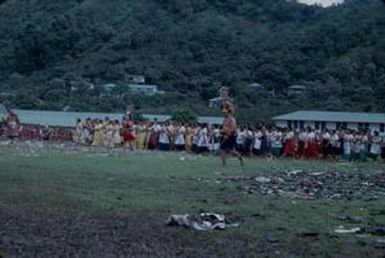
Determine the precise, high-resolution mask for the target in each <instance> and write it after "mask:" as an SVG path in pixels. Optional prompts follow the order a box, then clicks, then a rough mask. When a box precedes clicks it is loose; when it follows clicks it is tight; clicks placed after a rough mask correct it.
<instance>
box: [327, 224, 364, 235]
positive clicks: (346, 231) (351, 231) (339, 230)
mask: <svg viewBox="0 0 385 258" xmlns="http://www.w3.org/2000/svg"><path fill="white" fill-rule="evenodd" d="M361 231H362V229H361V228H358V227H356V228H351V229H345V228H344V226H339V227H338V228H337V229H335V230H334V233H337V234H356V233H360V232H361Z"/></svg>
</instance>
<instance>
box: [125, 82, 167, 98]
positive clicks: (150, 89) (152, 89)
mask: <svg viewBox="0 0 385 258" xmlns="http://www.w3.org/2000/svg"><path fill="white" fill-rule="evenodd" d="M128 88H129V90H130V91H131V93H133V94H143V95H146V96H153V95H155V94H164V93H165V92H164V91H160V90H158V86H157V85H149V84H129V85H128Z"/></svg>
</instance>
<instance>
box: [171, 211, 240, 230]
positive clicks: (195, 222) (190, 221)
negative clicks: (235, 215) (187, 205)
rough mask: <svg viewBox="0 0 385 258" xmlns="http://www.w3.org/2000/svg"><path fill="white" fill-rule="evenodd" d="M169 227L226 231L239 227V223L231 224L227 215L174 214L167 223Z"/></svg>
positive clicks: (208, 213)
mask: <svg viewBox="0 0 385 258" xmlns="http://www.w3.org/2000/svg"><path fill="white" fill-rule="evenodd" d="M166 224H167V226H183V227H186V228H191V229H194V230H201V231H205V230H214V229H221V230H224V229H226V228H230V227H238V226H239V223H230V222H229V221H228V220H227V219H226V217H225V215H223V214H216V213H210V212H207V213H201V214H199V215H190V214H182V215H179V214H174V215H171V216H170V217H169V218H168V219H167V221H166Z"/></svg>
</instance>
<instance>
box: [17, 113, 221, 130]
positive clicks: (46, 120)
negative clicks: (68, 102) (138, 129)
mask: <svg viewBox="0 0 385 258" xmlns="http://www.w3.org/2000/svg"><path fill="white" fill-rule="evenodd" d="M15 112H16V114H17V115H18V117H19V120H20V122H21V123H22V124H32V125H42V126H53V127H75V125H76V120H77V119H78V118H80V119H81V120H85V119H87V118H91V119H95V118H97V119H104V118H106V117H108V118H109V119H110V120H119V121H120V120H122V118H123V116H124V114H123V113H99V112H64V111H45V110H22V109H16V110H15ZM142 117H143V118H144V119H146V120H148V121H150V122H154V121H158V122H165V121H168V120H171V119H172V116H171V115H168V114H162V115H159V114H142ZM222 120H223V119H222V118H221V117H212V116H199V117H198V123H201V124H214V125H219V124H221V123H222Z"/></svg>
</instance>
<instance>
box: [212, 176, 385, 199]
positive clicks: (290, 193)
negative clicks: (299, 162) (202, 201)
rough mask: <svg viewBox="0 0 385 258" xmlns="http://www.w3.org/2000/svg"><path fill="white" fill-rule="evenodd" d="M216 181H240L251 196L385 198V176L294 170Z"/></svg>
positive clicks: (218, 180)
mask: <svg viewBox="0 0 385 258" xmlns="http://www.w3.org/2000/svg"><path fill="white" fill-rule="evenodd" d="M216 182H218V183H224V182H238V183H240V185H239V189H240V191H242V192H245V193H249V194H261V195H274V196H280V197H286V198H293V199H305V200H314V199H333V200H353V199H362V200H377V199H378V198H381V197H385V173H383V172H382V173H377V174H363V173H361V172H340V171H321V172H319V171H315V172H307V171H304V170H292V171H285V172H277V173H272V174H271V175H270V176H257V177H245V176H236V177H225V178H220V179H217V180H216Z"/></svg>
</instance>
